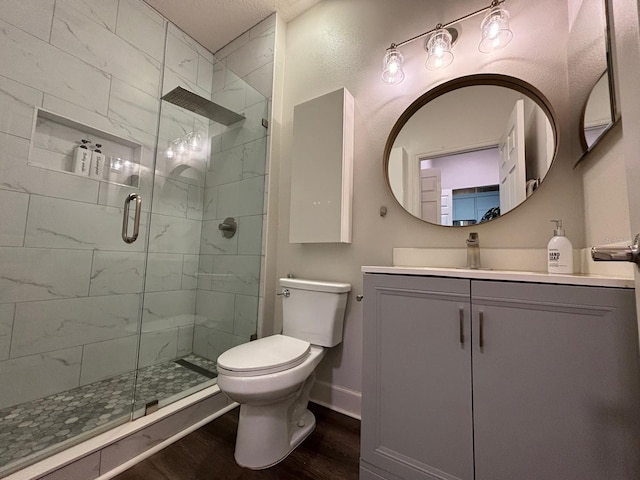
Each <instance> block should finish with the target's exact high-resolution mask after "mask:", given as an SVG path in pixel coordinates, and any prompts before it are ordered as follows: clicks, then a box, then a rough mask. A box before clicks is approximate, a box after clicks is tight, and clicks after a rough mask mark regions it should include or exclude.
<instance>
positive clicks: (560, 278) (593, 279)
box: [361, 265, 635, 288]
mask: <svg viewBox="0 0 640 480" xmlns="http://www.w3.org/2000/svg"><path fill="white" fill-rule="evenodd" d="M361 272H362V273H385V274H395V275H421V276H435V277H453V278H468V279H476V280H500V281H511V282H529V283H549V284H556V285H577V286H588V287H614V288H635V281H634V279H633V278H621V277H606V276H602V275H585V274H574V275H567V274H549V273H546V272H518V271H508V270H470V269H465V268H445V267H392V266H369V265H365V266H362V267H361Z"/></svg>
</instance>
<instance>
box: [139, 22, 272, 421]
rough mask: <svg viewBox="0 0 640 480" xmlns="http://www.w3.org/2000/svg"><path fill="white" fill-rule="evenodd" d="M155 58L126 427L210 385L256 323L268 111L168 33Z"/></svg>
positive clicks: (204, 55) (196, 49) (183, 39)
mask: <svg viewBox="0 0 640 480" xmlns="http://www.w3.org/2000/svg"><path fill="white" fill-rule="evenodd" d="M165 58H166V60H165V68H164V77H163V78H164V81H163V89H162V92H163V98H164V99H165V100H163V101H162V104H161V114H160V127H159V140H158V151H157V154H156V172H155V184H154V191H153V202H152V211H151V216H150V234H149V246H148V263H147V276H146V282H145V289H144V306H143V316H142V329H141V330H142V333H141V340H140V361H139V365H140V369H139V371H138V382H137V388H136V401H135V413H134V417H137V416H140V415H144V414H145V411H148V409H147V408H145V407H148V406H149V407H153V408H155V406H156V405H158V406H159V407H162V406H164V405H167V404H170V403H171V402H173V401H175V400H177V399H180V398H183V397H184V396H186V395H188V394H190V393H193V392H195V391H198V390H201V389H203V388H205V387H207V386H210V385H213V384H215V378H216V376H217V372H216V364H215V361H216V359H217V357H218V355H220V354H221V353H222V352H223V351H225V350H226V349H228V348H230V347H232V346H235V345H238V344H240V343H244V342H248V341H249V340H250V339H251V338H252V336H254V335H255V334H256V329H257V321H258V303H259V296H260V272H261V262H262V260H263V256H262V229H263V221H264V214H265V210H264V197H265V188H264V185H265V180H266V144H267V138H268V136H267V135H268V130H267V128H266V126H265V125H266V124H265V122H263V119H266V118H267V113H268V102H267V100H266V99H265V97H264V96H262V95H260V93H259V92H257V91H256V90H255V89H253V88H252V87H251V86H250V85H248V84H247V83H246V82H245V81H244V80H243V79H241V78H239V77H237V76H236V75H234V74H233V73H232V72H231V71H229V70H228V69H227V68H226V67H224V66H223V65H222V64H221V63H219V62H218V61H217V60H216V59H215V58H214V57H213V55H212V54H211V53H210V52H208V51H206V50H205V49H204V48H202V47H201V46H200V45H198V44H197V43H196V42H195V41H194V40H193V39H191V38H189V37H187V36H186V35H185V34H184V33H182V32H180V31H179V30H177V29H176V28H175V27H173V26H172V25H169V30H168V34H167V45H166V56H165ZM194 65H197V66H198V68H197V69H194V68H193V66H194ZM153 408H152V409H153Z"/></svg>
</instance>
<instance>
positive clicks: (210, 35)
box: [145, 0, 320, 53]
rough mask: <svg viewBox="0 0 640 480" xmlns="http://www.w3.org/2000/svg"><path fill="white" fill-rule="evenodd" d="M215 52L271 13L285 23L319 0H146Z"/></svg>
mask: <svg viewBox="0 0 640 480" xmlns="http://www.w3.org/2000/svg"><path fill="white" fill-rule="evenodd" d="M145 1H146V2H147V3H148V4H149V5H151V6H152V7H153V8H155V9H156V10H158V11H159V12H160V13H161V14H163V15H164V16H165V17H167V18H168V19H169V20H171V21H172V22H173V23H175V24H176V25H177V26H178V27H180V28H181V29H182V30H184V31H185V32H186V33H187V34H189V35H191V36H192V37H193V38H194V39H196V40H197V41H198V42H200V43H201V44H202V45H204V46H205V47H207V48H208V49H209V50H211V51H212V52H214V53H215V52H216V51H218V50H220V49H221V48H222V47H224V46H225V45H226V44H227V43H229V42H231V41H232V40H233V39H234V38H236V37H238V36H239V35H240V34H242V33H244V32H246V31H247V30H249V29H250V28H251V27H253V26H254V25H255V24H256V23H258V22H260V21H261V20H264V19H265V18H267V17H268V16H269V15H271V14H272V13H273V12H278V13H279V14H280V15H281V16H282V19H283V20H284V21H285V22H288V21H290V20H292V19H294V18H295V17H297V16H298V15H300V14H301V13H302V12H304V11H306V10H308V9H309V8H311V7H312V6H313V5H315V4H316V3H318V2H319V1H320V0H145Z"/></svg>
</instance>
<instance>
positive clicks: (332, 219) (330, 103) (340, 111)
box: [289, 88, 354, 243]
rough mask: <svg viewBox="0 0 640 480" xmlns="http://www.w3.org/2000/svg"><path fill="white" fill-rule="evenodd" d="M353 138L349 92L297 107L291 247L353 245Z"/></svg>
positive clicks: (293, 150) (295, 111)
mask: <svg viewBox="0 0 640 480" xmlns="http://www.w3.org/2000/svg"><path fill="white" fill-rule="evenodd" d="M353 133H354V100H353V97H352V96H351V94H350V93H349V91H348V90H347V89H346V88H341V89H339V90H336V91H335V92H331V93H328V94H326V95H322V96H321V97H318V98H314V99H313V100H309V101H308V102H304V103H301V104H299V105H296V106H295V107H294V110H293V147H292V167H291V210H290V224H289V242H290V243H351V200H352V191H353V146H354V143H353V142H354V140H353Z"/></svg>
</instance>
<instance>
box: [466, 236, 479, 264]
mask: <svg viewBox="0 0 640 480" xmlns="http://www.w3.org/2000/svg"><path fill="white" fill-rule="evenodd" d="M467 268H471V269H474V270H475V269H478V268H480V239H479V238H478V234H477V233H476V232H471V233H470V234H469V238H467Z"/></svg>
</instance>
